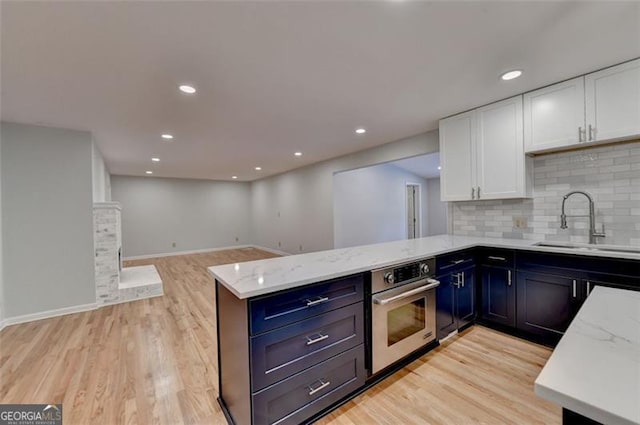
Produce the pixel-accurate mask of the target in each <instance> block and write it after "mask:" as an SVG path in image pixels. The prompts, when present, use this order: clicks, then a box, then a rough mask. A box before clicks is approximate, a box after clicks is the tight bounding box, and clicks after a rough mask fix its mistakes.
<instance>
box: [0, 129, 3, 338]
mask: <svg viewBox="0 0 640 425" xmlns="http://www.w3.org/2000/svg"><path fill="white" fill-rule="evenodd" d="M3 277H4V272H3V268H2V137H1V134H0V329H2V322H3V320H4V278H3Z"/></svg>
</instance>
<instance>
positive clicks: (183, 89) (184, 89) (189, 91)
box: [178, 84, 196, 94]
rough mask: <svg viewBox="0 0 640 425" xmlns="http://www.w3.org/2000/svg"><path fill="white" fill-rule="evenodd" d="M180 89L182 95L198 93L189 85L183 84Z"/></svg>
mask: <svg viewBox="0 0 640 425" xmlns="http://www.w3.org/2000/svg"><path fill="white" fill-rule="evenodd" d="M178 88H179V89H180V91H181V92H182V93H186V94H194V93H195V92H196V88H195V87H193V86H190V85H188V84H183V85H181V86H180V87H178Z"/></svg>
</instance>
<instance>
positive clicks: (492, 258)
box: [487, 255, 507, 261]
mask: <svg viewBox="0 0 640 425" xmlns="http://www.w3.org/2000/svg"><path fill="white" fill-rule="evenodd" d="M487 258H488V259H489V260H497V261H507V259H506V258H504V257H496V256H493V255H490V256H488V257H487Z"/></svg>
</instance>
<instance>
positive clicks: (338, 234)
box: [333, 164, 428, 248]
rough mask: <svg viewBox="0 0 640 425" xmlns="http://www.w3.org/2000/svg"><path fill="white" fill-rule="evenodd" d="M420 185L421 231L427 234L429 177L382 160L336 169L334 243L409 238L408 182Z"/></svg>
mask: <svg viewBox="0 0 640 425" xmlns="http://www.w3.org/2000/svg"><path fill="white" fill-rule="evenodd" d="M407 183H417V184H418V185H419V186H420V201H421V205H420V211H421V218H420V235H421V236H426V235H427V230H426V227H427V202H426V200H427V196H428V195H427V190H428V189H427V180H426V179H424V178H422V177H420V176H417V175H415V174H413V173H410V172H408V171H406V170H403V169H401V168H399V167H396V166H395V165H393V164H380V165H374V166H371V167H365V168H360V169H357V170H350V171H345V172H341V173H336V174H335V175H334V179H333V220H334V221H333V225H334V236H333V237H334V246H335V247H336V248H346V247H350V246H357V245H367V244H372V243H380V242H389V241H395V240H401V239H407V195H406V184H407Z"/></svg>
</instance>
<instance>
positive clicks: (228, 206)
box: [111, 175, 251, 257]
mask: <svg viewBox="0 0 640 425" xmlns="http://www.w3.org/2000/svg"><path fill="white" fill-rule="evenodd" d="M111 191H112V199H113V200H114V201H118V202H120V203H121V205H122V251H123V255H124V256H125V257H135V256H141V255H152V254H163V253H171V252H180V251H191V250H199V249H207V248H218V247H226V246H232V245H243V244H250V243H251V240H250V238H249V235H250V227H251V226H250V217H251V216H250V212H249V211H250V209H251V195H250V191H251V186H250V184H249V183H241V182H219V181H209V180H189V179H168V178H154V177H126V176H115V175H114V176H112V178H111ZM236 238H237V239H236ZM174 242H175V243H176V246H175V247H173V246H172V244H173V243H174Z"/></svg>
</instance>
